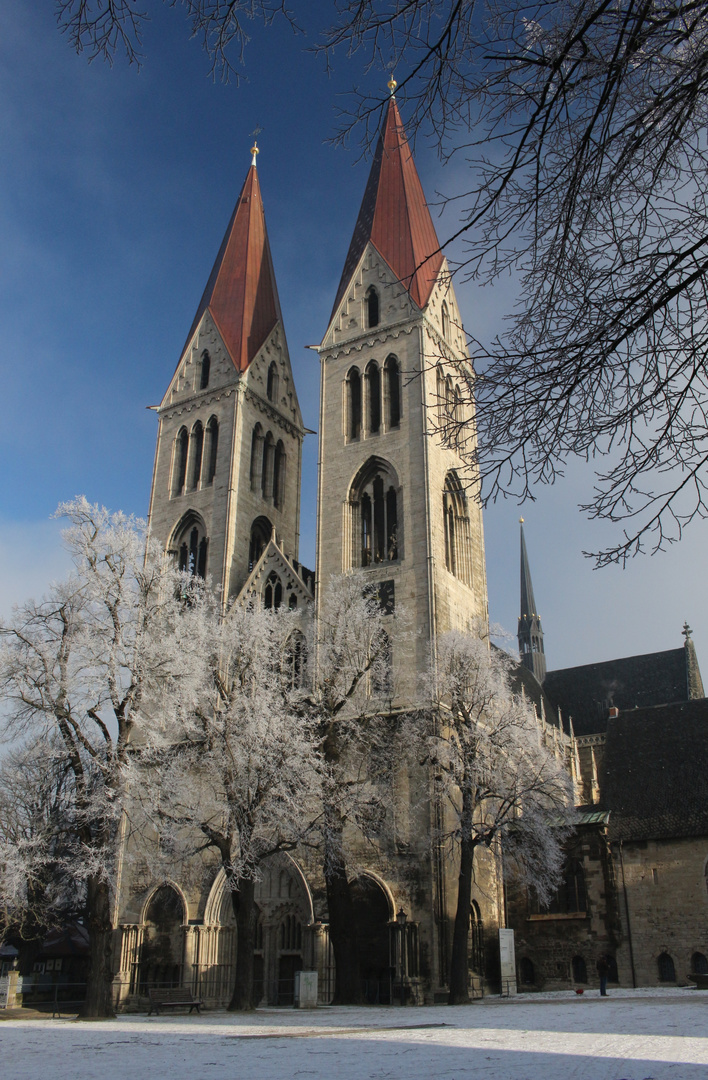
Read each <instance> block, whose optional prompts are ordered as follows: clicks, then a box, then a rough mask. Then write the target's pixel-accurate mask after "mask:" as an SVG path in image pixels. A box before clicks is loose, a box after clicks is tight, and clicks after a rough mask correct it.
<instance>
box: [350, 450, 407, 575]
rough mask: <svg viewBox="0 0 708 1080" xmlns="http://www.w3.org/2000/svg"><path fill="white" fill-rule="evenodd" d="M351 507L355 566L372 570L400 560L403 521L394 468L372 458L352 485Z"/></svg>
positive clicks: (353, 563) (352, 560) (353, 560)
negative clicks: (378, 565)
mask: <svg viewBox="0 0 708 1080" xmlns="http://www.w3.org/2000/svg"><path fill="white" fill-rule="evenodd" d="M349 503H350V508H351V517H352V545H353V550H352V559H351V563H352V565H353V566H371V565H372V564H375V563H383V562H392V561H394V560H396V559H398V558H399V557H400V545H401V537H400V533H401V517H400V512H399V494H398V485H397V481H396V477H395V475H394V472H393V469H392V468H391V466H390V465H388V464H387V462H385V461H382V460H381V459H379V458H370V459H369V461H368V462H367V463H366V465H364V467H363V468H362V469H360V471H359V473H358V474H357V477H356V479H355V480H354V483H353V484H352V488H351V492H350V496H349Z"/></svg>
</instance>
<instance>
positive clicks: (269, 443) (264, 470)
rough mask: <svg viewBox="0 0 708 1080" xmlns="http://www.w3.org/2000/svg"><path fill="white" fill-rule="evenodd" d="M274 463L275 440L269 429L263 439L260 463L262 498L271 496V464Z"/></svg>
mask: <svg viewBox="0 0 708 1080" xmlns="http://www.w3.org/2000/svg"><path fill="white" fill-rule="evenodd" d="M274 464H275V442H274V441H273V436H272V434H271V432H270V431H269V432H268V434H267V435H266V437H265V439H264V440H263V455H262V464H261V491H262V492H263V498H264V499H269V498H272V497H273V466H274Z"/></svg>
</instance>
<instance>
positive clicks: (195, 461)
mask: <svg viewBox="0 0 708 1080" xmlns="http://www.w3.org/2000/svg"><path fill="white" fill-rule="evenodd" d="M191 443H192V453H191V467H190V470H189V473H190V476H189V487H190V490H191V491H194V490H196V488H198V487H199V481H200V479H201V475H202V457H203V455H204V428H203V427H202V425H201V421H200V420H197V422H196V424H195V425H194V427H193V428H192V438H191Z"/></svg>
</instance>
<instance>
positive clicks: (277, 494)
mask: <svg viewBox="0 0 708 1080" xmlns="http://www.w3.org/2000/svg"><path fill="white" fill-rule="evenodd" d="M284 502H285V447H284V446H283V440H282V439H278V445H277V446H276V448H275V456H274V459H273V505H274V506H277V507H278V509H279V510H282V508H283V503H284Z"/></svg>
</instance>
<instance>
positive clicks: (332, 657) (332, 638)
mask: <svg viewBox="0 0 708 1080" xmlns="http://www.w3.org/2000/svg"><path fill="white" fill-rule="evenodd" d="M392 618H393V616H392V615H386V613H385V607H384V605H383V604H382V598H381V597H380V596H379V594H378V591H377V587H373V588H372V586H371V583H370V580H369V578H368V577H367V576H366V575H365V574H364V573H362V572H357V571H354V572H352V573H348V574H342V575H336V576H333V577H331V578H330V580H329V581H328V582H327V583H326V584H325V585H324V586H323V588H322V594H321V596H320V600H319V605H318V612H317V619H316V621H313V623H312V625H311V629H310V635H309V637H310V647H309V654H310V657H311V663H310V671H309V678H308V685H309V689H308V690H307V691H306V692H305V693H303V695H302V700H301V707H302V709H303V713H304V715H306V716H307V717H308V720H309V722H310V724H311V725H312V728H313V731H314V732H315V733H316V735H317V738H318V740H319V745H320V750H321V754H322V758H323V762H324V765H325V774H324V783H323V790H322V800H323V822H322V841H321V842H322V855H323V865H324V877H325V884H326V891H327V909H328V917H329V934H330V941H331V943H332V951H333V953H334V960H335V965H336V984H335V992H334V1002H335V1004H338V1005H344V1004H356V1003H357V1002H359V1001H360V1000H361V993H362V985H361V979H360V973H359V960H358V946H357V931H356V919H355V914H354V904H353V899H352V892H351V881H350V876H349V874H348V867H347V851H346V844H345V827H346V826H347V825H350V826H351V827H352V828H355V829H359V830H360V831H361V832H363V833H364V834H366V833H367V831H369V830H370V829H371V826H372V822H373V821H375V820H376V819H377V818H378V817H380V813H381V806H380V798H379V796H378V794H377V792H376V791H375V790H374V789H373V787H372V785H371V784H370V783H369V779H370V778H369V772H368V765H369V761H370V760H371V756H372V754H373V755H374V756H378V757H379V758H381V757H383V756H384V755H385V754H386V753H387V752H388V751H389V749H390V741H389V732H388V729H387V726H386V724H385V723H384V722H383V718H384V717H385V715H386V714H387V713H388V712H389V711H390V706H391V699H392V697H393V693H394V686H393V667H392V655H391V640H390V636H389V635H390V633H391V634H392V632H393V628H392V626H391V621H392ZM398 636H399V640H400V635H398Z"/></svg>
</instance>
